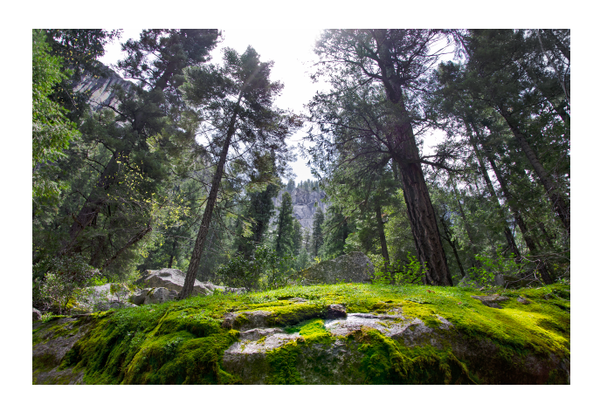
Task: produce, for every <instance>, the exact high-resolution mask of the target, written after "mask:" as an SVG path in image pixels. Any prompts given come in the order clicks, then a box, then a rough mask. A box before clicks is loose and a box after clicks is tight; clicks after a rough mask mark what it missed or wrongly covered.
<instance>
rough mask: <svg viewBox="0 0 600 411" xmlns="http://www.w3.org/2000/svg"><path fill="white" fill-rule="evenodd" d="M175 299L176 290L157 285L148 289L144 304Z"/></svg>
mask: <svg viewBox="0 0 600 411" xmlns="http://www.w3.org/2000/svg"><path fill="white" fill-rule="evenodd" d="M175 299H177V291H173V290H169V289H167V288H165V287H157V288H153V289H151V290H149V291H148V294H146V298H145V299H144V304H160V303H164V302H166V301H173V300H175Z"/></svg>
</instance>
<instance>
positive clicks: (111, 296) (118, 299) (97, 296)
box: [75, 283, 134, 313]
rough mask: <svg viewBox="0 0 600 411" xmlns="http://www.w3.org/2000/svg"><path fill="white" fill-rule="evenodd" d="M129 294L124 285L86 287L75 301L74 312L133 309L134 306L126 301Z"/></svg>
mask: <svg viewBox="0 0 600 411" xmlns="http://www.w3.org/2000/svg"><path fill="white" fill-rule="evenodd" d="M131 294H132V291H131V290H129V289H128V288H127V286H126V285H124V284H119V283H107V284H103V285H98V286H93V287H86V288H85V289H84V293H83V295H82V296H81V297H80V298H79V300H78V301H77V303H78V304H77V307H76V309H75V312H77V313H90V312H96V311H106V310H110V309H111V308H126V307H133V306H134V305H132V304H131V303H130V302H129V301H128V300H129V297H130V295H131Z"/></svg>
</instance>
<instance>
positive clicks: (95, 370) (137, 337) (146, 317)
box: [33, 283, 570, 384]
mask: <svg viewBox="0 0 600 411" xmlns="http://www.w3.org/2000/svg"><path fill="white" fill-rule="evenodd" d="M471 295H483V294H482V293H481V292H480V291H477V290H469V289H459V288H456V287H430V286H402V287H397V286H379V285H368V284H351V283H349V284H338V285H320V286H311V287H288V288H284V289H280V290H272V291H268V292H262V293H253V294H247V295H243V296H237V295H215V296H207V297H194V298H191V299H188V300H184V301H177V302H170V303H165V304H159V305H151V306H141V307H136V308H130V309H122V310H118V311H108V312H104V313H97V314H93V315H90V316H86V317H84V318H81V319H78V320H77V321H71V322H67V321H65V320H61V321H62V322H61V323H60V324H59V321H58V320H54V321H50V322H48V323H46V324H41V325H39V326H37V325H36V328H35V329H34V331H33V344H34V345H35V344H38V343H41V342H43V341H45V340H46V339H48V338H56V337H64V338H68V337H70V336H72V335H74V333H76V332H77V331H78V330H79V329H80V327H82V326H84V325H85V326H88V327H89V332H87V333H86V335H85V336H84V337H82V338H81V339H80V340H79V342H78V343H76V344H75V346H74V347H73V349H72V350H71V351H69V352H68V353H67V355H66V357H65V359H64V361H63V363H62V364H61V369H66V368H72V367H74V369H75V371H79V370H85V376H84V381H85V382H86V383H88V384H119V383H126V384H178V383H186V384H198V383H202V384H204V383H218V384H225V383H239V382H242V381H241V380H240V378H239V377H237V376H235V375H230V374H228V373H227V372H225V371H223V369H222V366H221V359H222V356H223V352H224V351H225V350H226V349H227V348H228V347H229V346H230V345H231V344H232V343H233V342H235V341H237V339H238V336H239V332H238V331H235V330H226V329H224V328H223V327H222V326H221V324H222V321H223V317H224V315H225V314H226V313H231V312H237V313H238V315H237V319H236V323H238V324H237V325H241V324H243V323H244V322H248V318H247V317H246V316H244V315H243V314H239V313H241V312H244V311H254V310H262V311H268V312H270V313H271V315H270V316H269V317H268V323H269V325H270V326H283V327H287V328H286V331H288V332H290V333H299V334H300V338H299V339H297V340H296V341H293V342H290V343H288V344H285V345H284V346H282V347H280V348H278V349H276V350H272V351H271V352H269V353H268V354H267V368H266V369H264V370H261V372H264V373H265V374H266V375H267V379H266V381H267V382H268V383H273V384H283V383H285V384H292V383H307V382H310V381H313V380H311V379H310V378H313V377H314V376H315V375H317V376H318V375H320V376H322V377H323V378H325V379H327V378H342V379H343V378H346V379H344V381H348V383H373V384H391V383H423V382H429V383H440V384H441V383H472V382H486V381H490V380H491V376H492V374H493V373H498V372H500V371H498V370H500V369H502V367H512V368H510V369H511V370H513V371H514V370H517V371H518V370H520V369H525V367H526V365H525V364H526V362H525V359H524V358H525V356H527V355H535V356H539V357H542V358H548V357H549V356H550V355H556V356H558V358H564V359H567V360H568V358H569V356H570V346H569V344H570V335H569V333H570V292H569V289H568V287H565V286H562V285H552V286H546V287H539V288H536V289H520V290H510V291H506V292H504V295H505V296H508V297H510V300H509V301H507V302H505V303H502V306H503V308H502V309H495V308H490V307H487V306H485V305H484V304H482V303H481V301H478V300H476V299H473V298H471ZM519 296H522V297H524V298H526V299H527V300H529V301H530V304H522V303H519V302H518V301H517V298H518V297H519ZM293 298H302V299H304V300H306V302H297V301H293V300H292V299H293ZM330 304H343V305H344V306H345V307H346V310H347V311H348V312H349V313H352V312H377V313H398V312H401V313H402V315H403V316H404V317H406V318H407V319H411V318H419V319H421V320H422V321H423V323H424V324H425V325H426V326H427V327H429V328H431V329H432V330H434V331H435V332H436V333H438V334H439V335H440V336H444V335H445V337H444V338H439V340H442V341H443V345H436V346H435V347H433V346H431V345H430V344H429V343H428V342H427V341H425V340H424V341H423V342H422V344H421V345H418V346H411V347H407V346H405V345H404V344H403V342H402V341H396V340H393V339H390V338H387V337H385V336H384V335H382V334H381V333H379V332H378V331H376V330H369V329H366V328H364V329H363V330H362V331H359V332H357V333H355V334H354V335H350V336H349V337H347V338H343V337H334V336H332V335H331V334H330V333H329V332H328V331H327V330H326V329H325V327H324V321H323V318H324V315H325V312H326V307H327V306H328V305H330ZM440 317H441V318H444V319H446V320H448V321H450V322H451V323H452V325H453V327H451V329H449V330H445V327H446V326H443V324H442V323H443V322H442V321H441V320H440ZM456 331H458V333H457V332H456ZM340 339H341V340H342V341H343V342H344V344H345V346H346V349H348V350H355V353H356V358H357V361H359V363H360V364H359V366H356V367H354V368H353V366H350V365H348V368H347V371H348V373H351V372H356V373H358V374H356V375H353V376H350V375H348V376H347V377H346V376H344V377H340V376H337V377H335V376H334V375H333V374H331V371H330V370H329V369H328V367H327V366H326V365H323V364H328V362H327V361H332V359H331V358H325V357H320V355H321V354H320V352H319V350H318V349H317V350H312V349H311V347H313V346H315V345H316V346H322V347H325V348H327V347H330V346H331V344H334V343H335V342H336V341H337V340H340ZM457 339H462V340H461V341H463V342H464V341H470V342H472V344H473V347H477V346H478V344H484V343H485V341H490V342H492V343H493V344H494V346H495V347H496V351H495V353H494V354H493V355H494V358H492V359H490V364H489V365H486V364H475V363H469V362H468V361H467V360H464V359H463V360H461V361H459V360H458V359H457V358H456V357H455V356H454V354H453V353H452V351H451V349H452V345H453V344H454V343H456V341H458V340H457ZM323 355H324V354H323ZM306 356H309V357H306ZM307 358H309V359H307ZM519 358H521V359H519ZM50 360H51V359H49V358H45V357H43V356H42V357H39V358H37V359H36V360H35V361H34V373H35V372H37V371H39V370H43V369H47V368H48V367H51V366H55V365H52V362H51V361H50ZM299 364H301V365H302V367H303V368H302V369H303V370H308V371H306V372H307V373H308V374H302V373H300V372H299V368H298V367H299ZM486 366H487V367H489V370H486V369H485V368H486ZM519 367H521V368H519ZM352 370H354V371H352ZM303 372H304V371H303ZM307 375H312V376H313V377H307ZM565 376H566V377H565ZM307 378H308V379H307ZM314 378H316V377H314ZM565 380H566V381H568V373H567V371H564V370H562V371H561V370H557V371H555V372H554V373H553V374H552V378H551V381H549V382H559V383H560V382H564V381H565Z"/></svg>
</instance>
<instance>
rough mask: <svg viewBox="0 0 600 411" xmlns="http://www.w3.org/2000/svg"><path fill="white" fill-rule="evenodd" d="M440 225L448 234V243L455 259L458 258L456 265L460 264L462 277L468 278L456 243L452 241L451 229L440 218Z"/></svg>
mask: <svg viewBox="0 0 600 411" xmlns="http://www.w3.org/2000/svg"><path fill="white" fill-rule="evenodd" d="M440 223H442V228H443V229H444V233H445V234H446V241H447V242H448V244H450V247H452V253H453V254H454V258H456V263H457V264H458V269H459V270H460V274H461V275H462V277H463V278H464V277H466V275H467V274H466V273H465V269H464V268H463V265H462V263H461V262H460V257H459V256H458V250H457V249H456V241H455V240H453V239H452V233H451V232H450V228H449V227H448V226H447V225H446V223H445V222H444V219H443V218H442V217H440Z"/></svg>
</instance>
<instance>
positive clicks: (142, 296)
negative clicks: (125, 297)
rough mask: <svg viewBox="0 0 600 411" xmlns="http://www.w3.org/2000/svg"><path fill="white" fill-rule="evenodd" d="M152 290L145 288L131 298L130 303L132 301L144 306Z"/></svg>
mask: <svg viewBox="0 0 600 411" xmlns="http://www.w3.org/2000/svg"><path fill="white" fill-rule="evenodd" d="M150 290H151V288H144V289H142V290H138V291H136V292H135V293H133V295H132V296H131V297H129V301H131V302H132V303H133V304H135V305H142V304H144V301H146V296H147V295H148V293H149V292H150Z"/></svg>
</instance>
